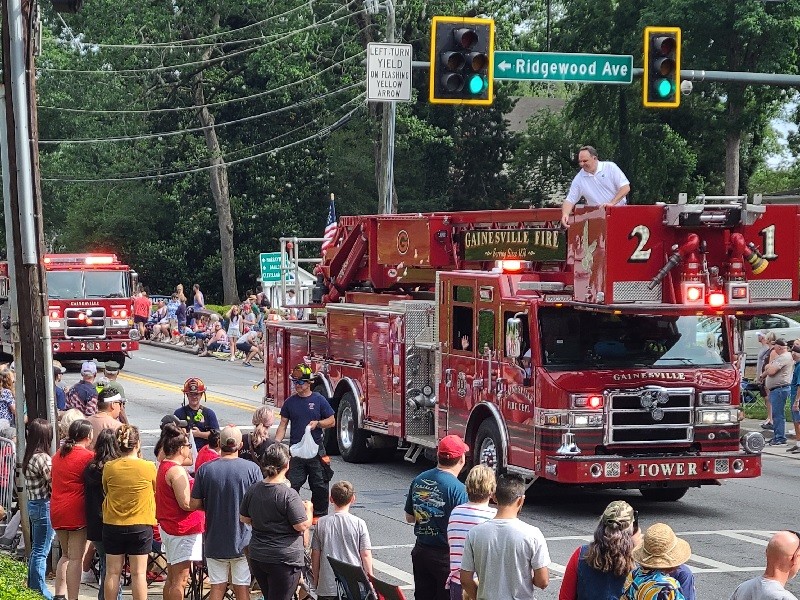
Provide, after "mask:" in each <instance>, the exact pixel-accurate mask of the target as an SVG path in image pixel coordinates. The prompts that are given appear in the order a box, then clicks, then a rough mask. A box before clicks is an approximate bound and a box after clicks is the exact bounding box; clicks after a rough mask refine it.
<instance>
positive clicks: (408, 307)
mask: <svg viewBox="0 0 800 600" xmlns="http://www.w3.org/2000/svg"><path fill="white" fill-rule="evenodd" d="M401 304H402V305H403V307H404V308H405V311H406V344H410V345H413V344H432V343H433V342H435V341H436V338H437V336H438V331H437V329H436V304H435V303H434V302H429V301H427V300H407V301H404V302H402V303H401Z"/></svg>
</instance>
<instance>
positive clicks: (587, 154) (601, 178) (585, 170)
mask: <svg viewBox="0 0 800 600" xmlns="http://www.w3.org/2000/svg"><path fill="white" fill-rule="evenodd" d="M578 164H580V166H581V170H580V171H579V172H578V174H577V175H575V179H573V180H572V185H570V186H569V193H568V194H567V199H566V200H564V204H562V205H561V223H562V224H563V225H564V227H566V226H567V222H568V221H569V215H570V213H571V212H572V208H573V207H574V206H575V205H576V204H577V203H578V200H580V199H581V198H582V197H583V198H586V204H587V205H588V206H602V205H604V204H611V205H612V206H613V205H615V204H620V205H622V204H625V203H626V201H627V200H626V196H627V194H628V192H630V191H631V182H630V181H628V178H627V177H626V176H625V173H623V172H622V170H621V169H620V168H619V167H618V166H617V165H615V164H614V163H613V162H611V161H610V160H600V159H599V158H598V157H597V150H595V149H594V148H593V147H592V146H583V147H582V148H581V149H580V151H579V152H578Z"/></svg>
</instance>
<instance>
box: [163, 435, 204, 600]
mask: <svg viewBox="0 0 800 600" xmlns="http://www.w3.org/2000/svg"><path fill="white" fill-rule="evenodd" d="M161 440H162V441H163V445H162V450H163V452H164V460H162V461H161V463H160V464H159V465H158V474H157V475H156V517H157V519H158V527H159V533H160V534H161V543H162V544H163V548H164V554H165V555H166V557H167V581H166V582H165V583H164V600H183V596H184V590H185V588H186V582H187V581H188V579H189V565H190V564H191V563H192V562H193V561H194V562H200V561H202V560H203V530H204V529H205V522H206V520H205V513H204V512H203V511H202V510H191V507H190V501H191V497H190V494H191V485H190V482H189V475H188V474H187V473H186V469H184V468H183V466H182V465H183V463H184V462H185V460H186V458H187V457H190V456H191V454H192V444H191V443H190V442H189V436H187V435H186V431H185V430H183V429H180V428H178V426H177V425H174V424H172V423H167V424H166V425H164V428H163V429H162V430H161Z"/></svg>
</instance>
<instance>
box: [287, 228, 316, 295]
mask: <svg viewBox="0 0 800 600" xmlns="http://www.w3.org/2000/svg"><path fill="white" fill-rule="evenodd" d="M324 241H325V238H304V237H282V238H280V243H281V303H282V304H285V303H286V292H287V289H289V288H293V289H294V296H295V298H296V302H297V303H298V304H302V303H301V302H300V299H301V298H302V297H303V296H302V294H301V291H300V289H301V287H302V286H301V285H300V263H306V264H309V263H310V264H319V263H321V262H322V259H321V258H300V244H301V243H316V244H321V243H322V242H324ZM312 271H313V269H312ZM289 275H291V277H290V278H289V279H290V280H291V281H292V283H293V284H292V285H290V286H288V287H287V285H286V279H287V277H288V276H289Z"/></svg>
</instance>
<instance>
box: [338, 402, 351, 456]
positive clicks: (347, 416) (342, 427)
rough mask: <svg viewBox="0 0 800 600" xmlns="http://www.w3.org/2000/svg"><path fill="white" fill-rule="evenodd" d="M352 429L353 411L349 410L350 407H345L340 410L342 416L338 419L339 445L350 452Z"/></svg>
mask: <svg viewBox="0 0 800 600" xmlns="http://www.w3.org/2000/svg"><path fill="white" fill-rule="evenodd" d="M354 429H355V423H354V422H353V411H352V410H351V409H350V405H346V406H344V407H343V408H342V414H341V416H340V417H339V443H340V444H341V446H342V448H343V449H344V450H350V448H351V447H352V446H353V436H354V435H355V431H354Z"/></svg>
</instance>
